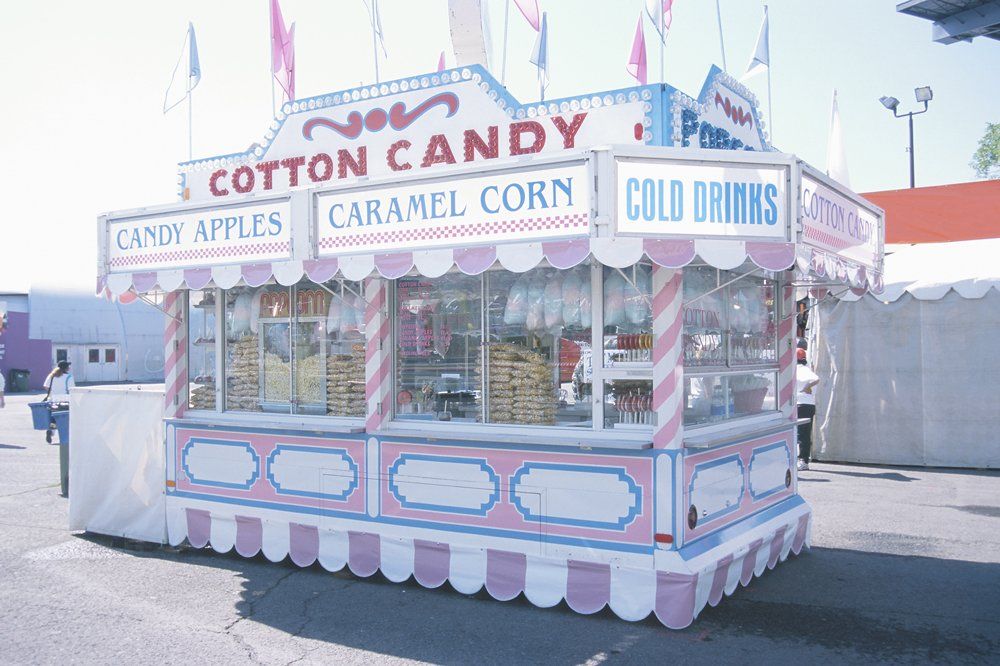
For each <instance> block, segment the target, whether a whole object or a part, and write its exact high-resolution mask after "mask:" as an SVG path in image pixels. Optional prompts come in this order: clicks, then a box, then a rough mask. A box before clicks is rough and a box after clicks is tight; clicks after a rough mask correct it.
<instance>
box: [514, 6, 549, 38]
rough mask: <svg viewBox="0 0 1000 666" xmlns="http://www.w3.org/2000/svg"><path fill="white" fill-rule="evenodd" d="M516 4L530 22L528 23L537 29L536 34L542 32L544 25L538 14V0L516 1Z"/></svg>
mask: <svg viewBox="0 0 1000 666" xmlns="http://www.w3.org/2000/svg"><path fill="white" fill-rule="evenodd" d="M514 4H515V5H517V8H518V9H520V10H521V13H522V14H524V18H525V19H527V20H528V23H530V24H531V27H532V28H534V29H535V32H538V31H539V30H541V28H542V24H541V17H540V14H539V13H538V0H514Z"/></svg>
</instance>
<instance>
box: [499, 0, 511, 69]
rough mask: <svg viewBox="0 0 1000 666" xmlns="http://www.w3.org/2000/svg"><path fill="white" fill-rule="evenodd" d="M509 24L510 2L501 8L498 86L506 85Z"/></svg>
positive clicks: (506, 0)
mask: <svg viewBox="0 0 1000 666" xmlns="http://www.w3.org/2000/svg"><path fill="white" fill-rule="evenodd" d="M508 23H510V0H505V2H504V6H503V60H502V61H501V65H500V85H502V86H504V87H506V85H507V24H508Z"/></svg>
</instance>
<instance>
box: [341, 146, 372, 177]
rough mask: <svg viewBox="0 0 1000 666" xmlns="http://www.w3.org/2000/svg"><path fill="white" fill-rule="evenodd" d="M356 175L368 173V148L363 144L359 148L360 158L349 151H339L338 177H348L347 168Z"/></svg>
mask: <svg viewBox="0 0 1000 666" xmlns="http://www.w3.org/2000/svg"><path fill="white" fill-rule="evenodd" d="M348 168H350V170H351V173H353V174H354V175H355V176H367V175H368V148H367V147H365V146H361V147H360V148H358V159H357V161H355V159H354V156H353V155H351V154H350V153H349V152H348V151H346V150H344V149H340V150H338V151H337V178H347V169H348Z"/></svg>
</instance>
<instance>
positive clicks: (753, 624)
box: [82, 535, 1000, 663]
mask: <svg viewBox="0 0 1000 666" xmlns="http://www.w3.org/2000/svg"><path fill="white" fill-rule="evenodd" d="M82 538H86V539H88V540H92V541H95V542H97V543H102V544H104V545H108V546H111V547H114V548H118V549H123V550H127V551H129V552H131V553H132V554H133V555H135V556H137V557H149V558H160V559H169V560H176V561H179V562H183V563H184V564H187V565H192V566H204V567H215V568H221V569H226V570H230V571H232V572H234V573H236V574H238V575H239V576H241V577H242V579H243V587H242V592H241V597H240V599H239V601H237V602H236V611H237V613H238V615H239V617H238V619H237V620H236V621H234V622H232V623H231V624H230V625H229V626H228V627H226V630H227V631H229V630H232V629H233V627H235V626H236V625H238V624H241V623H246V622H247V621H252V622H253V623H259V624H262V625H266V626H268V627H272V628H275V629H278V630H281V631H282V632H286V633H288V634H291V635H293V636H297V637H300V638H303V639H311V642H309V643H304V644H303V645H308V646H310V647H309V648H307V649H305V652H306V653H308V652H310V651H317V658H318V656H319V654H320V652H319V651H321V650H322V649H323V647H324V645H344V646H349V647H352V648H357V649H362V650H368V651H371V652H375V653H380V654H388V655H393V656H397V657H402V658H408V659H417V660H421V661H428V662H434V663H468V662H470V661H475V662H477V663H501V662H513V663H524V655H528V654H531V655H545V656H544V658H543V661H545V662H546V663H583V662H586V661H588V660H595V659H596V660H597V661H598V662H616V661H618V662H621V661H633V660H635V661H637V660H639V659H643V660H647V661H652V660H655V661H656V662H662V661H663V659H664V656H665V655H666V654H669V655H671V660H672V661H673V660H676V659H677V658H678V657H684V656H687V657H696V658H697V657H700V658H702V659H705V658H706V657H708V656H709V654H711V656H712V657H713V660H715V659H718V658H726V657H729V658H730V659H735V660H737V661H747V660H750V659H751V658H752V657H753V654H754V650H761V652H760V657H761V658H768V657H772V658H774V657H780V656H781V655H785V654H787V655H788V657H789V658H792V657H794V656H796V655H798V656H802V655H803V654H807V655H814V656H822V655H828V656H829V655H839V656H840V657H841V658H843V659H846V660H850V661H854V660H858V661H865V660H873V659H878V660H885V659H895V660H904V661H917V660H919V661H923V660H944V661H951V662H965V661H969V662H982V661H984V660H989V659H990V658H992V657H991V656H990V655H995V654H996V653H997V651H998V650H1000V625H998V623H997V622H996V618H997V617H998V616H1000V595H998V594H996V590H997V588H998V585H1000V565H998V564H983V563H975V562H964V561H953V560H941V559H936V558H930V557H903V556H896V555H884V554H875V553H865V552H859V551H853V550H844V549H831V548H814V549H812V550H811V551H808V552H806V553H805V554H804V555H802V556H800V557H797V558H796V557H793V558H791V559H790V560H789V561H788V562H786V563H784V564H782V565H780V566H779V567H778V568H777V569H776V570H775V571H773V572H768V573H765V574H764V576H763V577H762V578H758V579H755V580H754V581H753V582H752V583H751V584H750V587H749V588H741V589H739V590H738V591H737V592H736V593H735V594H734V595H733V596H732V597H730V598H727V599H725V600H724V601H723V602H722V603H721V604H720V605H719V606H718V607H716V608H710V607H709V608H706V609H705V610H704V611H703V612H702V614H701V616H700V617H699V619H698V620H696V621H695V623H694V624H693V625H692V626H691V627H689V628H688V629H685V630H683V631H671V630H668V629H665V628H663V627H662V626H661V625H660V624H659V623H658V622H657V621H656V620H655V618H653V617H650V618H647V619H646V620H644V621H642V622H638V623H628V622H624V621H622V620H619V619H618V618H617V617H616V616H615V615H614V614H613V613H612V612H611V611H610V610H607V609H605V610H604V611H602V612H600V613H597V614H595V615H592V616H587V617H585V616H580V615H578V614H576V613H574V612H573V611H571V610H570V609H569V608H568V607H567V606H566V605H565V603H562V604H560V605H558V606H556V607H555V608H550V609H540V608H536V607H534V606H532V605H531V604H530V603H529V602H528V601H526V600H525V599H524V598H523V596H521V597H518V598H517V599H516V600H514V601H512V602H506V603H504V602H498V601H495V600H493V599H492V598H491V597H490V596H489V595H488V594H487V593H486V592H485V591H482V592H480V593H478V594H476V595H471V596H468V595H463V594H461V593H459V592H456V591H454V590H453V589H451V588H450V586H449V585H448V584H447V583H445V585H443V586H442V587H441V588H438V589H436V590H428V589H425V588H423V587H421V586H420V585H418V584H417V583H415V582H414V581H413V579H412V578H411V579H410V580H409V581H407V582H406V583H403V584H396V583H391V582H389V581H387V580H386V579H385V578H383V577H382V576H381V574H376V575H375V576H372V577H371V578H368V579H361V578H357V577H355V576H353V575H352V574H350V573H349V572H348V571H347V570H346V569H344V570H343V571H340V572H337V573H329V572H327V571H325V570H323V569H322V568H320V567H319V566H318V565H314V566H312V567H309V568H306V569H301V568H299V567H297V566H295V565H294V564H292V563H291V562H290V561H289V560H287V559H286V560H285V561H284V562H282V563H280V564H273V563H271V562H269V561H267V560H266V559H265V558H264V557H263V556H261V555H258V556H257V557H255V558H251V559H244V558H242V557H239V556H238V555H236V554H235V553H229V554H224V555H222V554H218V553H215V552H214V551H211V550H210V549H201V550H195V549H191V548H181V549H168V548H159V547H149V546H140V547H138V548H133V546H134V545H135V544H125V543H124V542H122V540H120V539H119V540H110V539H105V538H101V537H94V536H89V535H88V536H85V537H82ZM245 629H247V627H246V625H245V624H244V627H243V629H241V631H242V630H245ZM706 642H711V643H712V644H713V647H712V651H711V653H707V652H705V651H704V650H703V647H702V646H701V645H700V644H704V643H706ZM483 646H490V649H489V652H488V653H485V654H484V653H483ZM667 651H669V652H667ZM803 651H805V652H803ZM754 660H756V658H755V657H754ZM772 660H773V659H772ZM591 663H593V662H591Z"/></svg>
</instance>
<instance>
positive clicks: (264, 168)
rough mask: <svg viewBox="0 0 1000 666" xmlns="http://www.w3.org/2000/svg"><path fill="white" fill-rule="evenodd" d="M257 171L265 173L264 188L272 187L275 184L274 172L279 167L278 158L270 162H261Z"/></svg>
mask: <svg viewBox="0 0 1000 666" xmlns="http://www.w3.org/2000/svg"><path fill="white" fill-rule="evenodd" d="M254 168H255V169H257V171H260V172H261V173H262V174H264V189H265V190H269V189H271V187H272V185H273V184H274V179H273V177H272V176H273V174H274V170H275V169H277V168H278V160H272V161H270V162H260V163H259V164H257V166H256V167H254Z"/></svg>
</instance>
